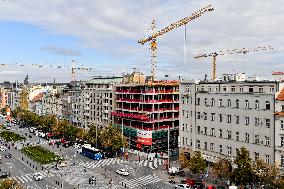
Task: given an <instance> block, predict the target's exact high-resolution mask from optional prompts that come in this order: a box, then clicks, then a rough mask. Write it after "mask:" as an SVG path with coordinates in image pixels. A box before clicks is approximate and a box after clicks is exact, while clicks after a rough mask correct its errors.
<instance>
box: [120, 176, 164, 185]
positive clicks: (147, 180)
mask: <svg viewBox="0 0 284 189" xmlns="http://www.w3.org/2000/svg"><path fill="white" fill-rule="evenodd" d="M161 180H162V179H160V178H159V177H158V176H157V175H156V174H154V175H147V176H143V177H140V178H136V179H131V180H124V181H123V183H125V184H126V186H127V187H128V188H135V187H138V186H143V185H147V184H151V183H156V182H160V181H161Z"/></svg>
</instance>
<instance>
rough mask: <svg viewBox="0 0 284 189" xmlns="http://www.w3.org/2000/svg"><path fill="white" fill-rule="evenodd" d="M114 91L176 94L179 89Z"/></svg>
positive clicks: (122, 91)
mask: <svg viewBox="0 0 284 189" xmlns="http://www.w3.org/2000/svg"><path fill="white" fill-rule="evenodd" d="M115 93H127V94H141V93H155V94H159V93H160V94H171V93H174V94H177V93H179V90H116V91H115Z"/></svg>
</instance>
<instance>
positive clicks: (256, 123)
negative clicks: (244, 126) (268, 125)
mask: <svg viewBox="0 0 284 189" xmlns="http://www.w3.org/2000/svg"><path fill="white" fill-rule="evenodd" d="M254 125H255V126H259V118H257V117H255V118H254Z"/></svg>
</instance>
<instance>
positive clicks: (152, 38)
mask: <svg viewBox="0 0 284 189" xmlns="http://www.w3.org/2000/svg"><path fill="white" fill-rule="evenodd" d="M213 10H214V8H213V7H212V5H211V4H210V5H208V6H206V7H203V8H202V9H200V10H198V11H195V12H194V13H192V14H191V15H190V16H188V17H185V18H183V19H181V20H178V21H177V22H174V23H172V24H170V25H169V26H167V27H165V28H163V29H161V30H159V31H158V32H156V31H155V30H156V25H155V20H153V21H152V23H151V27H150V30H151V35H150V36H148V37H144V38H142V39H140V40H138V43H140V44H141V45H144V44H145V43H147V42H150V50H151V65H152V68H151V77H152V80H153V81H155V80H156V69H157V47H158V46H157V37H159V36H162V35H164V34H165V33H167V32H170V31H172V30H173V29H175V28H178V27H180V26H183V25H186V24H187V23H189V22H190V21H192V20H194V19H196V18H198V17H200V16H202V15H203V14H205V13H208V12H211V11H213Z"/></svg>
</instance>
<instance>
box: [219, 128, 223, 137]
mask: <svg viewBox="0 0 284 189" xmlns="http://www.w3.org/2000/svg"><path fill="white" fill-rule="evenodd" d="M219 137H220V138H222V137H223V133H222V129H219Z"/></svg>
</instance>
